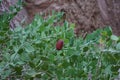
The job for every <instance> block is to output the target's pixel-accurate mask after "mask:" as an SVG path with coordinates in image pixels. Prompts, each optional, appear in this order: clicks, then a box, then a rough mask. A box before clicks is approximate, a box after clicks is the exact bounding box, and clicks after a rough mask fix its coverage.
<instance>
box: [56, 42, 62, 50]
mask: <svg viewBox="0 0 120 80" xmlns="http://www.w3.org/2000/svg"><path fill="white" fill-rule="evenodd" d="M63 45H64V42H63V40H58V41H57V43H56V50H61V49H62V47H63Z"/></svg>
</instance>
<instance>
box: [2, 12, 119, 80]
mask: <svg viewBox="0 0 120 80" xmlns="http://www.w3.org/2000/svg"><path fill="white" fill-rule="evenodd" d="M61 17H62V14H61V13H58V14H54V15H52V16H49V17H48V19H46V20H44V19H43V18H42V17H41V16H38V15H37V16H36V17H35V19H34V21H33V22H32V23H31V24H30V25H28V26H27V27H25V28H22V27H20V26H18V27H17V28H15V29H14V30H13V31H10V30H8V31H7V32H9V33H6V34H7V38H6V35H5V36H2V37H4V38H3V39H1V41H3V42H1V43H0V46H2V47H1V50H0V51H1V57H0V58H1V60H0V78H1V79H12V80H16V79H23V80H29V79H31V80H36V79H40V80H87V79H93V80H97V79H100V80H108V79H109V80H112V79H114V78H116V77H117V75H118V70H119V68H120V65H119V64H120V38H119V37H117V36H115V35H112V31H111V28H109V27H107V28H104V29H98V30H96V31H94V32H93V33H91V34H89V35H87V36H86V38H85V39H83V38H82V37H79V38H76V37H75V36H74V32H73V31H74V30H73V29H74V24H69V23H68V22H65V23H64V24H63V25H62V26H59V25H57V26H54V23H56V22H58V21H59V20H60V19H61ZM1 31H4V30H3V29H2V30H1ZM96 36H97V37H96ZM59 39H62V40H63V41H64V46H63V48H62V50H56V42H57V40H59ZM4 41H5V42H4Z"/></svg>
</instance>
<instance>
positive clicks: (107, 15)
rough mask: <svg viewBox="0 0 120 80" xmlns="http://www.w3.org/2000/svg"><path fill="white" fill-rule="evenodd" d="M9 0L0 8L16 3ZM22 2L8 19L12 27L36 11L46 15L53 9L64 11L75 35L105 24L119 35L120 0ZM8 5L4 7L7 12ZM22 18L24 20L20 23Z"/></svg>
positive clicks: (26, 20) (38, 0)
mask: <svg viewBox="0 0 120 80" xmlns="http://www.w3.org/2000/svg"><path fill="white" fill-rule="evenodd" d="M9 1H12V2H8V0H4V1H3V2H2V3H1V4H2V6H0V8H4V7H6V6H5V4H6V3H7V4H8V3H9V6H11V5H15V3H16V0H9ZM24 2H25V6H24V7H23V9H22V10H21V11H19V12H18V14H17V15H16V16H15V17H14V18H13V19H12V20H11V21H10V26H11V27H12V28H14V27H15V26H16V25H18V23H19V24H22V25H23V26H24V25H26V24H29V23H30V22H31V21H32V20H33V18H34V16H35V14H36V13H39V14H44V15H43V16H44V17H46V16H48V15H51V14H52V11H53V10H55V11H57V12H64V13H65V14H64V19H65V20H67V21H68V22H70V23H75V25H76V28H75V33H76V34H77V35H81V34H82V33H90V32H92V31H94V30H96V29H97V28H103V27H105V26H111V27H112V29H113V32H114V34H116V35H120V0H24ZM10 3H11V4H10ZM13 3H14V4H13ZM3 5H4V7H3ZM9 6H7V8H6V11H8V12H9V9H8V7H9ZM0 13H2V10H1V9H0ZM23 19H24V20H25V22H24V23H21V21H22V20H23Z"/></svg>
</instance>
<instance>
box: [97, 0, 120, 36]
mask: <svg viewBox="0 0 120 80" xmlns="http://www.w3.org/2000/svg"><path fill="white" fill-rule="evenodd" d="M97 1H98V5H99V8H100V12H101V15H102V18H103V22H104V24H106V25H110V26H112V29H113V32H114V34H116V35H120V0H97Z"/></svg>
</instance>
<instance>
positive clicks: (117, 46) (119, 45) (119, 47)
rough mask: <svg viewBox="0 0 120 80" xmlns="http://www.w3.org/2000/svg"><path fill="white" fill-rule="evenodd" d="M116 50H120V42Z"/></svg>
mask: <svg viewBox="0 0 120 80" xmlns="http://www.w3.org/2000/svg"><path fill="white" fill-rule="evenodd" d="M116 49H118V50H120V42H119V43H118V44H117V45H116Z"/></svg>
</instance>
